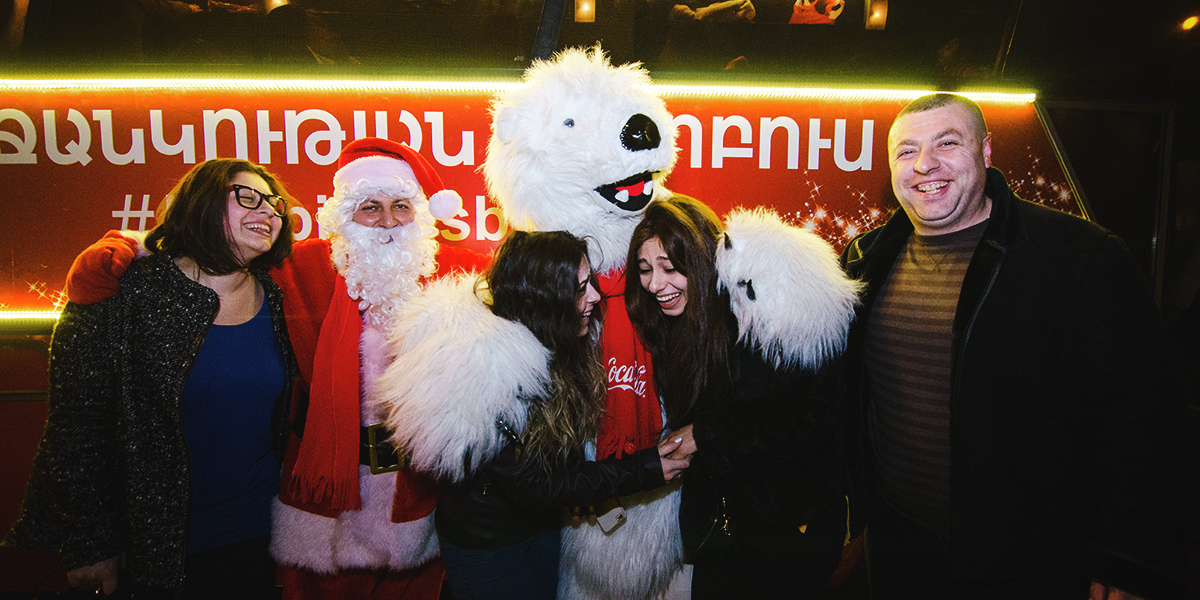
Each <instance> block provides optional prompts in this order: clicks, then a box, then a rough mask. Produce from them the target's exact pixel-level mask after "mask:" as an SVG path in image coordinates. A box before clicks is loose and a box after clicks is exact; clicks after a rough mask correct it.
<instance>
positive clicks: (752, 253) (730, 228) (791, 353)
mask: <svg viewBox="0 0 1200 600" xmlns="http://www.w3.org/2000/svg"><path fill="white" fill-rule="evenodd" d="M716 263H717V275H718V280H719V285H720V286H721V287H722V288H724V289H726V290H729V303H730V308H731V309H732V310H733V314H734V316H735V317H737V321H738V339H739V340H740V341H742V342H743V343H745V344H747V345H748V346H750V347H752V348H757V349H759V350H760V351H762V352H763V355H764V356H765V357H766V358H767V360H769V361H771V362H773V363H774V364H775V365H776V366H796V365H803V366H809V367H819V366H820V365H821V364H823V363H824V362H825V361H826V360H828V359H829V358H831V357H833V356H836V355H837V354H838V353H840V352H841V351H842V350H843V349H844V348H845V345H846V334H847V332H848V331H849V329H850V323H851V321H853V320H854V306H855V303H856V302H857V301H858V293H859V289H860V287H861V286H860V285H859V284H858V282H856V281H853V280H851V279H849V278H847V277H846V275H845V273H843V272H842V269H841V267H840V266H839V265H838V257H837V253H835V252H834V251H833V248H832V247H831V246H830V245H829V243H828V242H826V241H825V240H824V239H822V238H821V237H820V236H818V235H816V234H814V233H811V232H809V231H807V230H804V229H801V228H798V227H792V226H789V225H787V224H785V223H784V222H783V221H782V220H781V219H780V218H779V216H778V215H776V214H775V213H774V212H772V211H769V210H765V209H762V208H758V209H755V210H746V209H741V208H739V209H735V210H734V211H732V212H731V213H730V214H729V216H728V217H727V218H726V222H725V240H723V243H721V244H720V245H718V247H717V258H716ZM751 289H753V293H754V299H753V300H751V299H750V290H751Z"/></svg>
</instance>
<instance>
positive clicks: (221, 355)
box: [183, 301, 285, 555]
mask: <svg viewBox="0 0 1200 600" xmlns="http://www.w3.org/2000/svg"><path fill="white" fill-rule="evenodd" d="M284 373H285V366H284V362H283V355H282V353H280V351H279V345H278V344H277V343H276V341H275V330H274V328H273V327H272V325H271V313H270V311H269V310H268V308H267V303H266V302H265V301H264V302H263V304H262V308H260V309H259V311H258V314H256V315H254V318H252V319H250V320H249V321H247V322H245V323H242V324H240V325H213V326H211V327H210V328H209V330H208V335H207V336H206V337H205V338H204V345H203V346H202V347H201V348H200V352H199V353H198V354H197V355H196V362H195V364H194V365H193V367H192V372H191V375H189V376H188V380H187V384H186V385H185V386H184V389H183V435H184V439H185V440H186V441H187V445H188V451H189V453H190V457H191V467H192V507H191V520H190V523H189V525H188V540H187V552H188V554H189V555H190V554H196V553H198V552H203V551H205V550H211V549H213V548H218V547H221V546H225V545H228V544H232V543H235V542H240V541H243V540H248V539H252V538H255V537H259V536H263V535H267V534H268V533H270V530H271V498H272V497H274V496H275V495H276V494H278V493H279V462H278V461H277V460H276V458H275V454H274V452H273V448H272V442H273V440H274V438H273V436H272V434H271V420H272V419H271V415H272V412H273V410H274V408H275V404H276V401H277V400H278V398H279V395H280V394H281V393H283V389H284V383H285V380H284V378H285V375H284Z"/></svg>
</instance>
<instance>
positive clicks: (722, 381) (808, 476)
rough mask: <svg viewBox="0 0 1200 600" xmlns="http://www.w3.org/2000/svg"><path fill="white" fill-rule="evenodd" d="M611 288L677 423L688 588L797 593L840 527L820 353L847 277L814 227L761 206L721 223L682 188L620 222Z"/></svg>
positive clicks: (838, 544)
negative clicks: (624, 255) (621, 263)
mask: <svg viewBox="0 0 1200 600" xmlns="http://www.w3.org/2000/svg"><path fill="white" fill-rule="evenodd" d="M627 264H629V265H631V267H632V268H633V269H635V270H636V271H635V273H636V276H630V277H627V279H626V291H625V301H626V305H627V308H628V311H629V315H630V318H631V320H632V322H633V324H634V327H635V328H636V329H637V331H638V332H639V335H641V336H642V339H643V341H644V342H645V344H646V347H647V349H649V351H650V354H651V356H652V357H653V365H654V379H655V387H656V389H657V390H658V392H659V394H660V395H661V397H662V399H663V402H664V406H665V409H666V412H667V418H668V425H669V426H670V427H672V428H678V431H677V432H676V433H673V434H671V435H670V436H669V437H672V438H674V437H681V438H683V439H684V442H683V444H682V446H681V448H680V450H679V453H680V454H689V453H693V452H694V456H693V458H694V463H693V467H694V468H692V469H691V470H690V471H689V472H688V474H687V476H686V477H685V478H684V483H683V490H682V496H681V501H680V503H681V505H680V526H681V533H682V535H683V539H684V545H685V551H686V552H688V554H689V556H690V560H691V562H692V563H693V565H694V569H693V574H692V597H693V598H698V599H700V598H731V597H753V598H807V597H812V596H813V595H814V594H816V593H817V592H818V591H819V590H821V589H823V588H824V585H825V583H826V582H827V581H828V579H829V576H830V575H831V574H832V572H833V570H834V568H835V567H836V566H837V563H838V560H839V558H840V556H841V548H842V545H843V542H844V541H845V536H846V526H847V523H846V517H847V504H846V502H847V501H846V498H845V495H844V490H843V486H842V477H841V467H840V465H841V461H840V460H839V459H838V452H837V448H836V442H835V435H834V430H835V418H836V407H837V402H836V393H837V389H836V378H835V377H834V369H833V368H832V367H831V365H830V363H831V362H832V360H833V359H834V357H835V356H836V355H837V353H838V352H839V351H840V349H841V347H842V345H843V343H844V339H845V333H846V327H847V326H848V325H849V322H850V319H851V318H852V315H853V306H854V302H855V295H856V292H857V286H856V285H855V284H853V283H852V282H850V281H848V280H846V278H845V277H844V276H843V275H842V273H841V271H840V270H839V269H838V266H837V255H836V254H835V253H833V250H832V249H831V248H829V247H828V244H826V243H825V242H824V241H822V240H820V239H819V238H817V237H816V236H815V235H812V234H808V233H807V232H803V231H800V230H797V229H795V228H792V227H788V226H786V225H784V224H783V223H782V222H781V221H779V219H778V218H777V217H775V216H774V215H772V214H770V213H766V212H763V211H758V212H744V211H740V212H736V213H735V214H734V215H733V216H731V218H730V225H729V228H728V229H727V228H726V227H725V226H723V225H722V223H721V222H720V221H719V220H718V219H717V216H716V214H715V213H713V211H712V210H711V209H709V208H708V207H707V206H705V205H704V204H702V203H700V202H699V201H697V200H695V199H693V198H689V197H687V196H681V195H675V196H673V197H671V198H668V199H666V200H660V201H655V202H652V203H651V204H650V206H649V207H648V208H647V210H646V213H645V215H644V217H643V219H642V222H641V223H640V224H639V225H638V226H637V228H636V229H635V230H634V233H633V240H632V244H631V245H630V249H629V256H628V263H627Z"/></svg>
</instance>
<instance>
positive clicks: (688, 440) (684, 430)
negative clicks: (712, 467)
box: [659, 423, 696, 460]
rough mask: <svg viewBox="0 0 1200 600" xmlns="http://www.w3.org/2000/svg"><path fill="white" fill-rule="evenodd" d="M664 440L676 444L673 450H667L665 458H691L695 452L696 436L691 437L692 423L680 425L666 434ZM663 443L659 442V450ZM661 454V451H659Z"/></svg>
mask: <svg viewBox="0 0 1200 600" xmlns="http://www.w3.org/2000/svg"><path fill="white" fill-rule="evenodd" d="M666 442H673V443H675V444H676V445H675V446H674V449H673V450H668V451H667V452H668V453H669V454H665V455H664V456H666V457H667V458H670V459H672V460H681V459H685V458H686V459H688V460H691V458H692V455H693V454H695V453H696V438H694V437H692V425H691V424H690V423H689V424H687V425H685V426H683V427H680V428H679V429H678V430H677V431H673V432H671V434H670V435H668V436H667V439H666V440H665V442H664V443H666ZM662 447H663V444H659V449H660V450H661V449H662ZM660 454H661V452H660Z"/></svg>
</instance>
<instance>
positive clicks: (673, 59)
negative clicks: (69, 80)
mask: <svg viewBox="0 0 1200 600" xmlns="http://www.w3.org/2000/svg"><path fill="white" fill-rule="evenodd" d="M252 1H253V0H235V2H232V3H222V2H216V1H205V2H201V1H200V0H194V1H192V2H172V1H168V0H28V13H27V16H26V18H25V23H24V27H23V28H21V29H19V30H20V31H23V36H22V38H21V39H20V41H19V43H18V42H17V41H14V40H13V39H12V38H13V35H12V34H11V33H10V35H9V38H10V39H9V45H8V48H6V49H5V51H4V54H3V55H0V60H2V61H3V63H5V64H6V65H7V67H8V68H9V69H10V70H12V69H22V68H36V69H50V70H72V69H74V70H79V69H81V68H82V69H92V68H100V67H111V68H114V69H161V68H168V69H172V70H192V69H204V70H212V69H218V70H219V69H222V68H230V69H235V70H245V69H255V70H278V69H283V70H287V69H302V70H303V71H304V72H308V73H311V72H312V69H313V67H314V66H317V68H319V69H322V70H324V71H327V72H330V73H331V74H336V73H338V72H350V71H389V72H394V71H396V70H410V69H423V68H433V69H443V70H444V69H460V68H461V69H477V68H488V69H519V68H523V67H524V66H526V65H527V64H528V61H529V57H530V53H531V48H532V47H533V42H534V38H535V36H536V34H537V29H538V23H539V19H540V17H541V11H542V2H541V1H540V0H295V1H293V2H291V5H290V6H286V7H284V8H276V9H275V10H273V11H272V12H271V13H270V15H266V14H264V12H265V11H264V10H263V8H262V6H261V4H262V2H263V0H257V2H255V3H254V4H251V2H252ZM266 1H267V2H271V1H274V2H278V1H279V0H266ZM666 1H667V2H670V3H671V4H673V2H671V0H666ZM680 1H681V2H682V0H680ZM751 1H752V2H753V3H754V5H755V7H756V9H757V15H756V18H755V21H754V22H752V23H708V22H681V21H671V20H666V19H665V18H663V17H662V16H661V15H662V13H656V12H655V11H654V10H653V6H654V5H656V4H658V3H660V0H598V2H597V8H596V14H597V17H596V22H595V23H586V24H585V23H575V22H573V19H572V17H573V12H572V10H571V8H572V7H573V3H572V2H568V3H567V4H568V7H567V8H568V10H567V15H566V19H565V20H564V22H563V23H562V29H561V32H560V34H559V36H558V40H557V47H563V46H564V45H579V44H592V43H595V42H596V41H602V43H603V44H604V46H605V48H606V49H608V51H609V52H610V53H611V54H612V55H613V58H614V59H615V60H617V61H622V62H623V61H632V60H640V61H643V62H645V63H647V65H648V66H649V67H650V68H651V69H652V71H653V72H656V73H659V72H661V73H672V74H673V73H680V74H682V75H683V76H688V77H696V76H700V77H703V78H709V77H726V78H730V77H732V78H748V79H769V80H821V81H830V82H847V83H858V82H870V83H883V84H889V83H890V84H925V85H936V86H938V87H944V88H951V89H953V88H961V87H978V86H1017V87H1023V88H1033V89H1035V90H1038V91H1039V92H1041V93H1042V95H1044V96H1046V95H1049V96H1058V97H1065V98H1073V99H1089V100H1090V99H1103V100H1134V101H1152V102H1173V103H1179V102H1182V103H1187V102H1193V101H1194V99H1195V97H1196V92H1197V90H1198V88H1200V85H1198V83H1200V67H1198V62H1200V27H1198V28H1196V29H1193V30H1191V31H1184V30H1182V28H1181V27H1180V23H1182V21H1183V20H1184V19H1185V18H1186V17H1187V16H1189V15H1192V14H1200V2H1191V3H1188V2H1176V3H1171V2H1156V3H1142V4H1134V3H1129V2H1123V3H1117V2H1115V1H1108V0H1105V1H1101V2H1088V3H1083V2H1037V1H1032V0H971V1H961V0H891V2H890V7H889V11H888V17H887V26H886V28H885V29H884V30H882V31H873V30H866V29H865V28H864V27H863V10H864V9H863V6H864V2H863V0H858V1H855V0H851V1H849V2H847V3H846V6H845V9H844V11H843V12H842V14H841V15H840V16H839V17H838V19H837V21H836V23H835V24H833V25H788V24H786V19H787V17H788V16H790V13H791V10H792V2H793V0H751ZM22 2H23V0H18V2H16V3H15V4H21V3H22ZM689 4H690V5H691V6H694V7H695V6H700V5H703V4H707V2H700V3H699V4H698V3H696V2H691V3H689ZM242 5H246V6H242ZM0 10H4V11H7V14H2V13H0V16H2V17H3V18H4V19H5V20H6V21H9V25H10V27H9V28H6V29H9V30H10V31H11V30H12V23H11V21H12V20H13V18H14V9H13V8H12V6H9V7H8V8H5V9H0ZM739 57H742V60H739V61H737V62H736V63H734V67H735V68H734V69H732V72H731V70H729V69H727V67H728V66H729V64H730V61H732V60H733V59H736V58H739Z"/></svg>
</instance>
